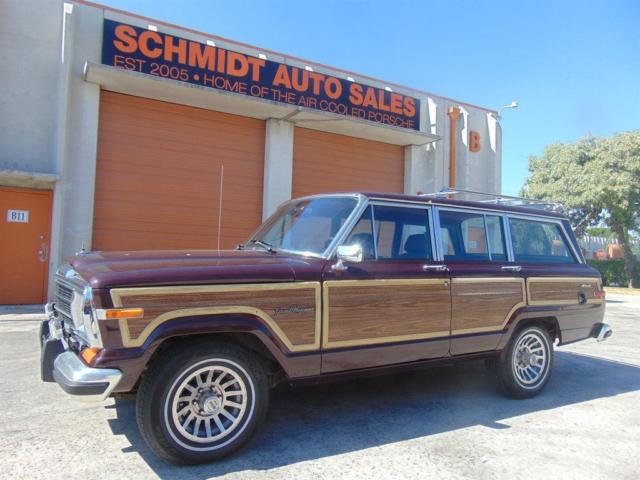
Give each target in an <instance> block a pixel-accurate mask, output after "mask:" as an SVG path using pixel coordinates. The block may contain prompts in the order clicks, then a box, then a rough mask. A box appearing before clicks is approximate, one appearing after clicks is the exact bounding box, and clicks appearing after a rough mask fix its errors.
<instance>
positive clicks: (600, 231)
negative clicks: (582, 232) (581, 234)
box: [586, 227, 615, 238]
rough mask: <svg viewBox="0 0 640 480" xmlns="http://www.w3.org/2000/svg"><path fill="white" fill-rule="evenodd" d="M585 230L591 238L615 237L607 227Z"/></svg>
mask: <svg viewBox="0 0 640 480" xmlns="http://www.w3.org/2000/svg"><path fill="white" fill-rule="evenodd" d="M586 230H587V233H588V234H589V235H591V236H592V237H604V238H613V237H614V236H615V235H614V234H613V232H612V231H611V229H609V228H607V227H589V228H587V229H586Z"/></svg>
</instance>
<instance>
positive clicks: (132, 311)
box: [104, 308, 144, 320]
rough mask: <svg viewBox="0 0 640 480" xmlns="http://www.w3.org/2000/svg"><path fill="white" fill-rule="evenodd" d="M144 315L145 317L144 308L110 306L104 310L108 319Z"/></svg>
mask: <svg viewBox="0 0 640 480" xmlns="http://www.w3.org/2000/svg"><path fill="white" fill-rule="evenodd" d="M142 317H144V308H110V309H108V310H105V311H104V318H105V319H107V320H117V319H119V318H142Z"/></svg>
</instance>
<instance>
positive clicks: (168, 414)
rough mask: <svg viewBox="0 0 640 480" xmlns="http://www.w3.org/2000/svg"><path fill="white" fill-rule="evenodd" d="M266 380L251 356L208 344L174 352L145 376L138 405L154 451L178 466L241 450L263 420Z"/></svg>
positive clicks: (233, 348) (140, 420)
mask: <svg viewBox="0 0 640 480" xmlns="http://www.w3.org/2000/svg"><path fill="white" fill-rule="evenodd" d="M268 395H269V390H268V385H267V378H266V375H265V372H264V369H263V368H262V365H261V364H260V362H259V361H258V360H257V358H256V357H255V356H254V355H253V354H251V353H250V352H248V351H246V350H244V349H242V348H241V347H238V346H235V345H228V344H223V343H217V342H216V343H204V344H200V345H197V346H195V347H191V348H189V349H188V350H185V351H182V352H180V351H176V350H173V351H172V352H171V353H170V354H167V352H165V355H164V356H163V357H162V358H161V359H160V360H159V361H158V362H156V363H154V364H153V365H152V366H151V367H150V369H149V370H148V371H147V372H145V376H144V377H143V379H142V381H141V383H140V387H139V389H138V396H137V401H136V415H137V421H138V426H139V428H140V431H141V433H142V435H143V437H144V438H145V440H146V442H147V444H148V445H149V447H151V449H152V450H154V451H155V452H156V453H157V454H158V455H160V456H161V457H164V458H166V459H168V460H171V461H174V462H177V463H205V462H210V461H213V460H217V459H219V458H222V457H224V456H226V455H229V454H230V453H232V452H233V451H235V450H237V449H238V448H240V447H241V446H242V445H243V444H244V443H245V442H246V441H248V440H249V438H250V437H251V436H252V434H253V433H254V431H255V430H256V428H257V427H258V425H259V424H260V423H261V421H262V420H263V418H264V416H265V414H266V411H267V404H268Z"/></svg>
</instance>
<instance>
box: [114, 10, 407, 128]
mask: <svg viewBox="0 0 640 480" xmlns="http://www.w3.org/2000/svg"><path fill="white" fill-rule="evenodd" d="M102 63H103V64H105V65H109V66H112V67H116V68H122V69H125V70H133V71H136V72H141V73H146V74H148V75H155V76H158V77H163V78H168V79H171V80H177V81H181V82H188V83H192V84H195V85H200V86H203V87H208V88H214V89H216V90H224V91H227V92H234V93H236V94H240V95H246V96H248V97H256V98H262V99H267V100H271V101H275V102H278V103H284V104H287V105H294V106H299V107H304V108H310V109H314V110H322V111H325V112H331V113H334V114H339V115H344V116H346V117H356V118H359V119H363V120H368V121H371V122H376V123H381V124H385V125H393V126H396V127H403V128H409V129H413V130H419V128H420V125H419V123H420V122H419V118H420V102H419V100H418V99H416V98H414V97H409V96H406V95H402V94H400V93H396V92H389V91H386V90H384V89H381V88H376V87H371V86H367V85H363V84H361V83H358V82H350V81H348V80H344V79H341V78H338V77H333V76H330V75H325V74H322V73H318V72H314V71H308V70H306V69H304V68H298V67H294V66H291V65H285V64H282V63H277V62H272V61H270V60H265V59H262V58H258V57H252V56H250V55H245V54H243V53H239V52H234V51H231V50H225V49H223V48H219V47H214V46H212V45H207V44H204V43H199V42H194V41H192V40H187V39H184V38H179V37H175V36H172V35H167V34H165V33H160V32H154V31H151V30H146V29H143V28H139V27H134V26H132V25H126V24H123V23H119V22H114V21H112V20H105V21H104V34H103V44H102Z"/></svg>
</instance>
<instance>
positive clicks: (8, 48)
mask: <svg viewBox="0 0 640 480" xmlns="http://www.w3.org/2000/svg"><path fill="white" fill-rule="evenodd" d="M61 25H62V7H61V2H60V1H58V0H47V1H43V0H40V1H36V0H21V1H2V2H0V52H2V65H3V66H2V68H0V85H1V86H2V88H0V170H21V171H28V172H42V173H54V172H55V160H54V158H53V152H54V127H55V126H54V121H53V120H54V118H55V117H56V107H57V99H56V95H55V86H56V85H57V82H58V73H59V66H60V34H61Z"/></svg>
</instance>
